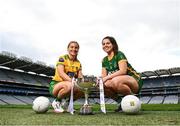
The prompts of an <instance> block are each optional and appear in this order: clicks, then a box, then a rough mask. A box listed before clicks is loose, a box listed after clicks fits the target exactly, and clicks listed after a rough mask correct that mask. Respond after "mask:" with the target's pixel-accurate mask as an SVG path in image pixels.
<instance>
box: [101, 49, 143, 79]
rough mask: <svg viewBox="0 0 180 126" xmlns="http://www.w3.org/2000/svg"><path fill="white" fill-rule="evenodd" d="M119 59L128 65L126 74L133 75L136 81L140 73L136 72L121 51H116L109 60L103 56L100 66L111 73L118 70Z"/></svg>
mask: <svg viewBox="0 0 180 126" xmlns="http://www.w3.org/2000/svg"><path fill="white" fill-rule="evenodd" d="M119 61H120V62H121V61H126V62H127V67H128V69H127V74H128V75H130V76H133V77H134V78H135V79H136V80H137V81H139V80H140V74H139V73H137V72H136V71H135V70H134V68H133V67H132V66H131V64H129V63H128V61H127V58H126V56H125V55H124V53H123V52H121V51H118V53H117V54H116V55H114V56H113V58H112V59H111V60H108V56H106V57H104V58H103V61H102V67H103V68H105V69H106V70H107V74H112V73H114V72H116V71H118V70H119V66H118V63H119Z"/></svg>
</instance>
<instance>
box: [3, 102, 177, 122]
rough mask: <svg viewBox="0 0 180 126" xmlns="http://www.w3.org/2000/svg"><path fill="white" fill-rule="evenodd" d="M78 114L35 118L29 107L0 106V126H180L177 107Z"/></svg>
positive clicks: (109, 108)
mask: <svg viewBox="0 0 180 126" xmlns="http://www.w3.org/2000/svg"><path fill="white" fill-rule="evenodd" d="M80 107H81V106H75V109H77V112H76V113H75V114H74V115H71V114H70V113H62V114H56V113H54V112H53V109H52V108H50V109H49V111H48V112H47V113H45V114H36V113H35V112H34V111H33V110H32V108H31V106H30V105H28V106H20V105H14V106H12V105H1V106H0V125H180V104H176V105H174V104H167V105H164V104H158V105H149V104H143V105H142V109H141V112H140V113H138V114H136V115H127V114H125V113H122V112H119V113H117V112H114V109H115V108H116V107H117V106H116V105H106V109H107V114H103V113H101V112H100V110H99V105H93V110H94V115H79V112H78V111H79V108H80Z"/></svg>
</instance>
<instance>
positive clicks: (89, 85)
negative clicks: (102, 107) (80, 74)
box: [75, 77, 96, 115]
mask: <svg viewBox="0 0 180 126" xmlns="http://www.w3.org/2000/svg"><path fill="white" fill-rule="evenodd" d="M75 85H76V87H78V88H79V89H80V90H81V91H83V92H84V96H85V102H84V105H83V106H82V107H81V108H80V114H81V115H91V114H93V109H92V106H91V105H90V104H89V101H88V97H89V93H90V92H91V90H92V89H93V88H94V87H95V86H96V80H95V78H92V77H85V78H78V79H77V80H76V84H75Z"/></svg>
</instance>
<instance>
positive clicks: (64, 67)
mask: <svg viewBox="0 0 180 126" xmlns="http://www.w3.org/2000/svg"><path fill="white" fill-rule="evenodd" d="M67 50H68V54H65V55H62V56H60V57H59V60H58V62H57V63H56V69H55V75H54V77H53V79H52V81H51V82H50V87H49V91H50V94H51V95H52V96H53V97H55V98H56V99H55V100H54V101H53V103H52V107H53V108H54V112H56V113H62V112H64V109H67V104H62V99H65V98H67V99H68V97H69V96H70V92H71V87H72V86H73V85H72V78H82V77H83V75H82V68H81V63H80V61H79V60H78V59H77V55H78V51H79V44H78V43H77V42H76V41H71V42H70V43H69V44H68V46H67ZM74 95H75V96H74V99H77V98H79V97H81V96H83V92H81V91H80V90H79V89H77V88H76V87H74Z"/></svg>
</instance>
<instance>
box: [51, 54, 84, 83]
mask: <svg viewBox="0 0 180 126" xmlns="http://www.w3.org/2000/svg"><path fill="white" fill-rule="evenodd" d="M59 64H60V65H63V66H64V72H65V73H66V74H67V75H68V76H69V77H71V78H72V77H77V76H78V71H79V70H81V63H80V62H79V60H76V61H72V60H70V58H69V56H68V54H66V55H63V56H60V57H59V61H58V62H57V63H56V69H55V75H54V77H53V80H55V81H63V79H62V78H61V77H60V76H59V74H58V70H57V66H58V65H59Z"/></svg>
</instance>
